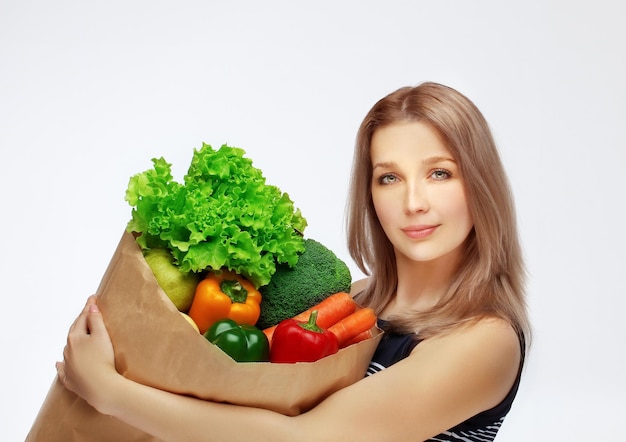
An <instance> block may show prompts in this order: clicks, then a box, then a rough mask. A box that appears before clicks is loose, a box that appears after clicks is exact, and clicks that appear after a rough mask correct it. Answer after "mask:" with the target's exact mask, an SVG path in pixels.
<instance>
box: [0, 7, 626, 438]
mask: <svg viewBox="0 0 626 442" xmlns="http://www.w3.org/2000/svg"><path fill="white" fill-rule="evenodd" d="M624 18H626V6H625V4H624V3H623V2H621V1H618V0H615V1H609V0H599V1H596V2H583V1H554V0H548V1H539V0H533V1H526V2H504V1H495V0H493V1H485V0H483V1H438V2H426V1H394V0H392V1H386V2H379V1H351V2H348V1H345V2H342V1H333V2H330V1H321V2H319V1H318V2H314V3H306V4H305V3H302V4H300V3H298V2H288V1H282V2H280V1H278V2H277V1H268V2H254V1H240V2H229V3H227V2H211V1H204V2H201V1H185V0H183V1H177V2H166V1H161V2H148V1H127V2H120V1H111V2H80V1H69V0H61V1H58V2H44V1H39V2H38V1H30V0H20V1H16V0H1V1H0V63H1V64H0V149H1V152H2V166H3V173H2V174H0V192H1V194H0V195H1V201H2V209H1V213H2V215H1V217H0V228H1V231H2V232H3V234H2V242H3V252H2V254H1V255H0V260H1V261H0V281H1V283H2V288H1V293H2V298H3V299H4V302H5V305H4V308H2V309H1V310H0V311H1V313H0V315H1V317H0V327H1V330H2V331H1V333H0V339H1V341H0V342H1V345H2V351H3V364H2V368H1V372H0V373H1V379H2V380H3V383H4V385H5V386H4V389H3V394H2V395H1V398H0V416H1V418H0V419H1V421H2V430H0V439H2V440H7V441H17V440H23V439H24V438H25V436H26V434H27V432H28V430H29V428H30V426H31V424H32V422H33V420H34V419H35V417H36V414H37V412H38V410H39V407H40V406H41V404H42V402H43V400H44V398H45V396H46V394H47V391H48V388H49V386H50V385H51V383H52V381H53V379H54V376H55V369H54V362H55V361H56V360H58V359H60V358H61V353H62V349H63V346H64V343H65V338H66V334H67V330H68V328H69V326H70V324H71V323H72V321H73V320H74V318H75V316H76V315H77V313H78V312H79V310H80V309H81V307H82V305H83V304H84V301H85V299H86V297H87V295H89V294H91V293H93V292H94V291H95V289H96V288H97V285H98V283H99V281H100V278H101V276H102V274H103V272H104V270H105V268H106V265H107V264H108V261H109V258H110V256H111V254H112V252H113V250H114V248H115V246H116V244H117V241H118V240H119V238H120V236H121V234H122V231H123V229H124V227H125V224H126V222H127V221H128V219H129V216H130V208H129V206H127V204H126V203H125V201H124V191H125V189H126V185H127V183H128V178H129V177H130V176H131V175H132V174H134V173H137V172H141V171H143V170H146V169H148V168H149V167H151V162H150V159H151V158H153V157H158V156H164V157H165V158H166V159H167V160H168V161H169V162H171V163H173V164H174V171H175V173H176V174H177V178H179V179H180V178H182V175H183V174H184V172H185V170H186V167H187V165H188V164H189V161H190V159H191V154H192V150H193V148H195V147H199V146H200V145H201V143H202V142H207V143H209V144H212V145H213V146H214V147H218V146H219V145H221V144H223V143H228V144H230V145H235V146H238V147H242V148H244V149H245V150H246V151H247V152H248V156H249V157H250V158H252V159H253V160H254V163H255V165H256V166H257V167H259V168H261V169H262V170H263V171H264V173H265V175H266V177H267V180H268V182H269V183H271V184H275V185H277V186H279V187H280V188H281V189H282V190H284V191H286V192H288V193H289V194H290V196H291V197H292V199H293V200H294V201H295V202H296V205H297V206H298V207H300V208H301V210H302V211H303V214H304V215H305V217H306V218H307V219H308V221H309V227H308V228H307V232H306V234H307V236H309V237H312V238H316V239H318V240H320V241H322V242H323V243H325V244H326V245H328V246H329V247H331V248H332V249H334V250H335V251H336V252H337V253H338V254H339V255H340V257H342V258H343V259H345V260H346V261H347V262H349V264H350V265H351V268H352V270H353V273H354V276H355V278H358V277H360V276H361V275H360V273H359V272H358V271H357V270H356V268H355V267H354V266H353V265H352V263H351V262H350V260H349V257H348V255H347V252H346V247H345V240H344V229H343V222H344V204H345V196H346V191H347V185H348V177H349V172H350V162H351V156H352V148H353V143H354V137H355V134H356V130H357V127H358V124H359V123H360V121H361V119H362V118H363V116H364V115H365V113H366V112H367V110H368V109H369V108H370V106H372V105H373V103H374V102H375V101H376V100H378V99H379V98H381V97H382V96H383V95H385V94H387V93H388V92H391V91H392V90H395V89H396V88H398V87H400V86H405V85H414V84H417V83H420V82H422V81H426V80H433V81H438V82H442V83H445V84H448V85H450V86H452V87H455V88H457V89H459V90H460V91H461V92H463V93H465V94H466V95H468V96H469V97H470V98H471V99H473V100H474V101H475V103H476V104H477V105H478V106H479V107H480V108H481V109H482V110H483V112H484V114H485V116H486V117H487V119H488V120H489V122H490V124H491V125H492V127H493V131H494V134H495V136H496V139H497V142H498V144H499V146H500V149H501V152H502V157H503V160H504V162H505V164H506V167H507V169H508V172H509V174H510V179H511V182H512V185H513V189H514V192H515V195H516V201H517V207H518V213H519V223H520V231H521V235H522V240H523V245H524V250H525V253H526V258H527V264H528V270H529V284H528V291H529V304H530V307H531V313H532V319H533V323H534V328H535V336H534V343H533V348H532V351H531V354H530V356H529V363H528V366H527V371H526V372H525V375H524V379H523V383H522V386H521V390H520V393H519V395H518V399H517V401H516V402H515V404H514V406H513V410H512V411H511V413H510V415H509V417H508V418H507V419H506V421H505V424H504V426H503V428H502V430H501V433H500V435H499V437H498V440H499V441H502V442H506V441H508V442H511V441H516V442H517V441H543V440H575V441H589V440H602V439H606V438H609V437H611V436H613V435H615V434H621V432H620V430H621V426H620V425H619V423H620V419H621V418H622V414H623V410H624V407H623V402H622V400H623V397H624V394H626V383H625V381H624V379H623V375H622V373H624V372H626V364H625V362H624V358H623V341H624V337H626V333H625V331H626V330H625V327H624V319H623V312H624V309H625V307H626V303H625V301H624V295H626V282H625V276H624V275H625V270H626V269H625V264H626V260H625V259H624V255H623V251H624V249H626V239H625V238H626V236H625V235H624V232H623V222H624V219H625V218H624V209H623V203H624V191H625V190H626V183H625V179H624V174H623V171H624V168H626V158H625V154H624V147H625V145H626V124H624V119H625V118H626V82H625V81H624V78H626V68H625V67H624V62H625V54H626V30H625V28H624V27H623V20H624ZM416 400H419V398H416Z"/></svg>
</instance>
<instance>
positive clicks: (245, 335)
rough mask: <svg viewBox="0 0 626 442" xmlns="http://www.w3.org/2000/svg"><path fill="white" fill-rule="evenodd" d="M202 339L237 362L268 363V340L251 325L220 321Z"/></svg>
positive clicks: (226, 320)
mask: <svg viewBox="0 0 626 442" xmlns="http://www.w3.org/2000/svg"><path fill="white" fill-rule="evenodd" d="M204 337H205V338H206V339H207V340H208V341H209V342H211V343H212V344H215V345H217V346H218V347H219V348H221V349H222V351H223V352H224V353H226V354H227V355H229V356H230V357H231V358H233V359H234V360H235V361H237V362H267V361H269V357H270V343H269V340H268V339H267V336H265V333H263V331H262V330H260V329H259V328H257V327H254V326H252V325H247V324H242V325H239V324H237V323H236V322H235V321H233V320H232V319H221V320H219V321H217V322H215V323H214V324H213V325H212V326H211V327H210V328H209V329H208V330H207V331H206V332H205V333H204Z"/></svg>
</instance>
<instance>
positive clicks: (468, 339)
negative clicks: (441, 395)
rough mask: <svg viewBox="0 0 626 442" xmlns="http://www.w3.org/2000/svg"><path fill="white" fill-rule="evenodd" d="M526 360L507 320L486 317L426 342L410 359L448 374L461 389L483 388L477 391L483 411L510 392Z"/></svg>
mask: <svg viewBox="0 0 626 442" xmlns="http://www.w3.org/2000/svg"><path fill="white" fill-rule="evenodd" d="M522 358H523V350H522V346H521V345H520V338H519V336H518V334H517V332H516V331H515V329H514V328H513V326H512V325H511V324H510V323H509V322H508V321H506V320H504V319H501V318H496V317H486V318H482V319H479V320H476V321H472V322H471V323H468V324H466V325H463V326H460V327H457V328H456V329H455V330H453V331H451V332H449V333H446V334H444V335H440V336H435V337H431V338H427V339H424V340H423V341H422V342H421V343H420V344H419V345H417V346H416V347H415V349H414V350H413V351H412V352H411V355H410V356H409V358H407V359H409V360H411V359H413V360H414V361H415V362H417V363H420V364H425V365H427V366H429V367H430V369H431V370H432V372H433V373H439V374H440V375H441V374H443V373H446V372H447V373H448V379H457V380H458V383H456V386H457V387H458V388H460V386H462V385H463V384H464V383H465V384H466V385H467V383H469V384H471V385H474V386H480V387H479V388H478V389H477V390H476V391H481V389H483V390H482V393H481V396H482V398H483V399H484V400H485V403H484V404H483V409H488V408H491V407H493V406H495V405H497V404H498V403H499V402H500V401H501V400H502V399H503V398H504V397H505V396H506V395H507V393H508V392H509V391H510V389H511V386H512V385H513V384H514V382H515V379H516V377H517V375H518V373H519V368H520V364H521V361H522ZM452 367H457V369H454V368H452ZM450 371H453V372H454V373H450Z"/></svg>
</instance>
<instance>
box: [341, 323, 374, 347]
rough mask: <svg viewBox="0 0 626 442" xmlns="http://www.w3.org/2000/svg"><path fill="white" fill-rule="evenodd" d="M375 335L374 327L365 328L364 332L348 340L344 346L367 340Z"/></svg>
mask: <svg viewBox="0 0 626 442" xmlns="http://www.w3.org/2000/svg"><path fill="white" fill-rule="evenodd" d="M372 337H374V333H372V329H371V328H370V329H368V330H365V331H364V332H361V333H359V334H358V335H356V336H355V337H354V338H352V339H350V340H349V341H348V342H346V343H345V344H344V347H348V346H350V345H352V344H358V343H359V342H361V341H366V340H368V339H370V338H372Z"/></svg>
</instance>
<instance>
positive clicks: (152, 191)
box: [126, 143, 307, 288]
mask: <svg viewBox="0 0 626 442" xmlns="http://www.w3.org/2000/svg"><path fill="white" fill-rule="evenodd" d="M244 155H245V151H244V150H243V149H240V148H236V147H230V146H228V145H223V146H222V147H221V148H220V149H219V150H214V149H213V148H212V147H211V146H210V145H208V144H206V143H203V144H202V148H201V149H199V150H198V149H194V154H193V158H192V161H191V165H190V166H189V170H188V171H187V174H186V175H185V176H184V182H183V183H182V184H181V183H178V182H176V181H174V179H173V177H172V173H171V164H169V163H168V162H166V161H165V159H163V158H162V157H161V158H154V159H152V163H153V168H152V169H149V170H147V171H145V172H142V173H138V174H136V175H134V176H132V177H131V178H130V181H129V184H128V189H127V190H126V201H128V203H129V204H130V205H131V206H132V207H133V209H132V218H131V220H130V221H129V222H128V225H127V227H126V230H127V231H129V232H134V233H139V234H140V235H139V236H138V237H137V242H138V244H139V245H140V246H141V247H142V249H143V250H148V249H150V248H156V247H166V248H168V249H169V250H170V251H171V252H172V255H173V256H174V259H175V262H176V263H177V265H178V266H179V267H180V269H181V271H183V272H202V271H205V270H211V269H212V270H220V269H223V268H227V269H229V270H232V271H234V272H236V273H238V274H240V275H242V276H244V277H245V278H246V279H248V280H250V282H252V283H253V284H254V285H255V286H256V287H257V288H258V287H261V286H264V285H266V284H268V283H269V281H270V279H271V277H272V275H273V274H274V273H275V271H276V265H277V264H287V265H289V266H291V267H293V266H294V265H295V264H296V263H297V262H298V257H299V255H300V254H301V253H302V252H303V251H304V240H303V232H304V229H305V227H306V225H307V222H306V219H305V218H304V217H303V216H302V214H301V212H300V209H296V208H295V207H294V203H293V202H292V201H291V199H290V198H289V195H288V194H287V193H283V192H281V190H280V189H279V188H278V187H276V186H272V185H268V184H266V182H265V177H264V176H263V174H262V172H261V171H260V170H259V169H257V168H255V167H254V166H253V165H252V161H251V160H250V159H249V158H246V157H244Z"/></svg>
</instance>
